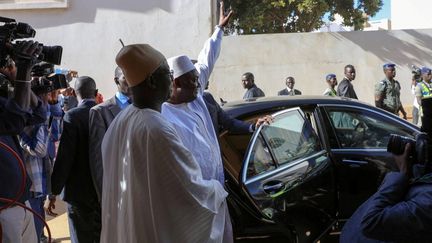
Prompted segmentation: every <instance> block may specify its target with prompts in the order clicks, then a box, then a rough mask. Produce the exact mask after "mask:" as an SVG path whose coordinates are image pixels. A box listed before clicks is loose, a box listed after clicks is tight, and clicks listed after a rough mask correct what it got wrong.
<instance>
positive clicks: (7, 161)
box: [0, 41, 46, 243]
mask: <svg viewBox="0 0 432 243" xmlns="http://www.w3.org/2000/svg"><path fill="white" fill-rule="evenodd" d="M4 48H5V47H4ZM13 49H14V55H13V60H14V61H15V62H14V61H13V60H11V58H10V57H9V56H6V57H2V58H4V59H3V60H5V62H2V63H1V64H3V65H2V66H6V65H5V64H9V66H7V67H5V68H2V69H1V70H2V71H3V72H2V74H3V75H4V76H3V78H7V79H8V82H10V85H11V86H13V92H12V97H11V98H7V97H0V142H1V143H2V144H5V145H7V146H9V147H10V148H11V149H12V150H13V151H15V152H16V153H17V154H18V156H19V157H20V158H21V159H22V158H23V156H22V149H21V148H20V145H19V142H18V140H17V137H16V136H15V135H18V134H19V133H21V132H22V131H23V129H24V127H25V126H27V125H31V124H38V123H43V122H44V121H45V119H46V110H45V108H44V106H42V102H41V101H40V100H39V99H38V98H37V97H36V96H35V95H34V94H33V92H32V91H31V89H30V71H31V69H32V67H33V65H34V64H35V63H36V62H37V58H38V56H39V54H40V53H41V51H42V49H41V47H40V46H39V43H37V42H33V41H22V42H20V43H17V44H15V46H14V48H13ZM3 60H2V61H3ZM15 65H16V66H15ZM5 70H9V71H10V72H9V73H6V72H5ZM15 78H16V79H15ZM23 173H25V171H24V172H23V171H21V170H20V166H19V162H18V161H17V160H16V158H15V157H14V156H13V155H12V154H11V153H10V152H9V151H7V150H6V149H4V148H3V147H2V149H1V150H0V185H1V186H0V198H6V199H10V200H13V199H14V198H16V197H18V196H19V195H20V192H22V191H23V193H22V194H21V195H20V197H19V199H18V202H20V203H25V204H27V206H29V203H28V201H27V200H28V198H29V188H30V185H31V182H30V180H29V179H28V178H27V180H26V184H25V187H24V188H22V187H21V181H22V177H23ZM22 189H24V190H22ZM6 205H8V203H6V202H3V201H1V202H0V208H2V209H3V208H4V207H5V206H6ZM0 225H1V227H2V242H4V243H8V242H36V241H37V238H36V232H35V227H34V222H33V215H32V214H31V213H30V212H29V211H27V210H23V209H22V208H20V207H17V206H16V205H11V206H10V207H8V208H6V209H3V210H1V211H0Z"/></svg>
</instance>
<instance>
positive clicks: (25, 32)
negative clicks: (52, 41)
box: [0, 17, 63, 67]
mask: <svg viewBox="0 0 432 243" xmlns="http://www.w3.org/2000/svg"><path fill="white" fill-rule="evenodd" d="M0 23H4V24H3V25H1V26H0V67H3V66H5V64H6V62H7V60H8V58H12V59H14V56H15V54H16V52H15V49H16V44H18V43H19V41H17V42H16V43H12V41H14V40H17V39H25V38H33V37H34V36H35V34H36V31H35V30H34V29H33V28H32V27H31V26H30V25H29V24H26V23H18V22H16V21H15V20H14V19H10V18H5V17H0ZM39 45H40V46H41V47H42V53H41V54H40V55H39V56H38V61H45V62H49V63H52V64H56V65H60V63H61V58H62V52H63V48H62V47H61V46H44V45H43V44H39Z"/></svg>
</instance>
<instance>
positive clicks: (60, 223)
mask: <svg viewBox="0 0 432 243" xmlns="http://www.w3.org/2000/svg"><path fill="white" fill-rule="evenodd" d="M54 211H55V212H56V213H58V216H57V217H55V218H53V217H49V216H47V223H48V225H49V227H50V230H51V235H52V238H53V241H52V242H53V243H54V242H55V243H58V242H61V243H70V242H71V241H70V238H69V225H68V221H67V214H66V204H65V203H64V202H63V201H57V203H56V209H55V210H54ZM45 235H46V236H48V234H47V233H46V232H45Z"/></svg>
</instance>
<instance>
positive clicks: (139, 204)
mask: <svg viewBox="0 0 432 243" xmlns="http://www.w3.org/2000/svg"><path fill="white" fill-rule="evenodd" d="M116 62H117V64H118V66H119V67H120V68H121V69H122V70H123V73H124V75H125V77H126V81H127V82H128V84H129V87H130V90H131V92H132V97H133V98H132V99H133V105H130V106H129V107H127V108H126V109H125V110H124V111H123V112H121V113H120V114H119V115H118V116H117V117H116V118H115V119H114V121H113V122H112V123H111V125H110V127H109V128H108V130H107V132H106V134H105V137H104V140H103V142H102V160H103V190H102V233H101V242H104V243H110V242H115V243H117V242H128V243H129V242H137V243H138V242H140V243H141V242H151V243H158V242H163V243H165V242H185V243H186V242H187V243H189V242H197V243H201V242H222V233H220V232H215V231H214V230H213V229H214V224H218V225H219V224H220V223H219V222H217V220H220V219H219V218H217V217H215V215H219V214H220V213H221V212H222V213H225V210H226V205H225V198H226V196H227V193H226V191H225V190H224V188H223V186H222V185H221V183H220V182H219V181H217V180H205V179H203V178H202V172H201V170H200V167H199V165H198V164H197V162H196V161H195V160H194V158H193V156H192V155H191V154H190V153H189V152H188V151H187V149H186V148H185V147H184V146H183V144H182V142H181V140H180V139H179V137H178V135H177V133H176V131H175V129H174V128H173V127H172V126H171V125H170V124H169V123H168V122H167V121H166V120H165V119H164V118H163V117H162V115H161V114H160V108H161V104H162V103H163V102H164V101H165V100H166V99H167V98H168V97H169V93H170V89H171V82H172V76H171V73H170V70H169V67H168V64H167V63H166V60H165V58H164V56H163V55H162V54H161V53H160V52H158V51H157V50H155V49H153V48H152V47H150V46H149V45H144V44H139V45H130V46H125V47H123V48H122V49H121V50H120V52H119V53H118V54H117V57H116ZM220 230H221V231H222V232H223V230H224V229H223V228H222V229H220Z"/></svg>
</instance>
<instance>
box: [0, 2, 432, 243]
mask: <svg viewBox="0 0 432 243" xmlns="http://www.w3.org/2000/svg"><path fill="white" fill-rule="evenodd" d="M222 10H223V2H222V3H221V11H220V12H221V14H220V17H219V24H218V25H217V26H216V27H215V30H214V32H213V34H212V36H211V37H210V38H209V39H208V40H207V41H206V42H205V44H204V47H203V48H202V50H201V52H200V54H199V56H198V58H197V60H196V61H195V60H194V61H192V60H191V59H190V58H189V57H187V56H185V55H179V56H175V57H172V58H168V59H166V58H165V56H164V55H163V54H162V53H161V52H159V51H158V50H156V49H155V48H153V47H152V46H150V45H147V44H135V45H128V46H124V47H123V48H122V49H121V50H120V51H119V53H118V54H117V56H116V59H115V61H116V63H117V65H118V67H117V68H116V69H115V70H114V78H113V80H114V82H113V85H115V86H116V87H117V92H116V93H115V94H113V96H112V97H111V98H109V99H107V100H106V101H103V97H102V96H101V95H100V94H99V93H98V90H97V87H96V82H95V81H94V80H93V78H91V77H89V76H78V75H77V73H76V72H74V73H73V75H74V76H75V78H76V80H75V83H74V88H73V89H72V88H71V87H69V88H67V89H65V90H61V91H60V90H54V91H53V90H40V91H36V90H33V91H34V92H32V91H31V90H30V82H29V80H32V79H35V78H37V77H31V72H30V70H31V68H32V66H34V64H35V60H36V58H34V57H37V56H38V53H40V49H39V48H38V44H37V42H32V41H24V42H22V43H21V44H20V45H21V46H19V48H20V49H18V50H20V51H21V52H20V53H22V55H20V56H19V58H16V59H15V60H12V58H11V59H9V61H8V62H7V63H5V64H4V65H3V67H2V68H1V69H0V75H1V77H2V78H5V79H8V80H9V81H11V83H12V84H13V85H14V90H13V92H14V95H13V96H12V97H13V98H9V99H7V98H1V99H0V108H1V113H0V115H1V116H2V122H3V123H2V125H1V126H0V132H1V136H0V142H2V143H4V144H7V145H9V146H10V147H11V148H12V150H14V151H15V152H17V153H18V156H19V157H20V158H21V159H22V161H23V162H24V165H25V172H24V174H26V175H27V180H26V181H25V184H24V188H23V193H22V195H18V198H17V200H18V202H20V203H22V204H25V205H27V206H28V207H30V208H32V209H33V210H34V211H36V212H37V213H38V214H39V215H42V216H44V215H45V212H46V213H47V214H49V215H52V216H56V203H57V202H56V200H57V199H58V196H59V195H61V196H62V199H63V200H64V201H65V202H66V203H67V214H68V220H69V231H70V237H71V241H72V242H73V243H77V242H233V232H232V226H231V220H230V215H229V211H228V207H227V202H226V197H227V195H228V193H227V192H226V191H225V189H224V181H225V180H224V171H223V165H222V158H221V154H220V147H219V143H218V139H217V135H218V134H219V132H220V131H221V130H229V131H235V132H242V133H252V132H254V131H255V129H256V128H257V127H259V126H261V125H263V124H269V123H271V122H272V118H271V116H265V117H261V118H259V119H257V120H256V122H254V123H247V122H243V121H240V120H236V119H233V118H231V117H229V116H228V115H227V114H226V113H225V112H224V111H223V110H222V109H221V107H220V106H219V104H218V103H217V102H216V101H215V99H214V98H213V96H212V95H211V94H210V93H209V92H206V91H205V89H207V87H208V80H209V76H210V74H211V72H212V70H213V67H214V65H215V63H216V61H217V59H218V56H219V53H220V49H221V42H222V38H223V28H224V26H226V24H227V23H228V21H229V20H230V18H231V16H232V14H233V13H232V12H229V13H228V14H227V15H225V14H224V11H222ZM15 62H16V63H15ZM383 70H384V74H385V79H383V80H382V81H380V82H378V83H377V84H376V86H375V102H376V106H377V107H380V108H382V109H384V110H386V111H389V112H391V113H394V114H398V113H399V112H402V114H403V116H404V118H405V119H406V112H405V111H404V109H403V107H402V104H401V102H400V89H401V88H400V84H399V83H398V81H396V80H395V79H394V78H395V75H396V71H395V65H394V64H385V65H384V66H383ZM421 74H422V79H421V80H414V81H413V92H414V93H415V95H416V101H417V102H418V103H419V104H421V99H422V98H424V97H428V96H431V87H430V81H431V79H432V74H431V70H430V69H429V68H426V67H424V68H422V69H421ZM344 75H345V77H344V78H343V79H342V81H341V82H340V83H339V85H338V86H337V83H338V81H337V78H336V75H335V74H328V75H327V76H326V78H325V79H326V80H325V81H326V83H327V85H328V88H327V89H326V90H325V92H324V95H326V96H342V97H349V98H353V99H357V95H356V92H355V90H354V87H353V85H352V81H353V80H354V79H355V68H354V67H353V66H352V65H347V66H345V69H344ZM242 84H243V86H244V88H245V89H247V91H246V93H245V95H244V97H243V98H244V99H250V98H255V97H262V96H264V95H265V94H264V92H263V91H262V90H261V89H260V88H258V87H257V85H256V84H255V81H254V75H253V74H252V73H250V72H247V73H244V74H243V75H242ZM285 84H286V88H284V89H282V90H281V91H279V92H278V95H301V94H302V92H301V91H299V90H297V89H295V88H294V86H295V79H294V78H293V77H288V78H286V80H285ZM336 86H337V88H336ZM131 104H132V105H131ZM421 112H422V109H421V106H419V112H418V113H420V114H421ZM0 151H1V152H0V156H1V159H2V163H0V183H1V184H2V185H6V184H8V185H10V186H8V187H5V186H1V187H0V197H1V198H9V199H12V198H15V197H16V196H17V195H16V193H17V191H19V188H20V187H21V186H20V178H23V175H22V174H20V169H19V168H18V163H17V162H16V160H15V158H14V157H13V156H12V154H10V153H9V152H6V151H3V150H0ZM400 160H402V159H400ZM46 198H48V201H47V203H45V201H46ZM44 204H46V207H44ZM0 207H4V208H2V209H1V210H0V225H1V229H2V230H1V232H2V242H5V243H9V242H13V243H15V242H41V241H44V240H45V238H46V236H45V235H44V232H43V228H44V225H43V223H42V221H41V220H39V219H38V218H36V217H33V215H32V214H30V213H29V212H28V211H26V210H23V209H21V208H18V207H16V206H15V205H9V204H8V203H7V202H0Z"/></svg>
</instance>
